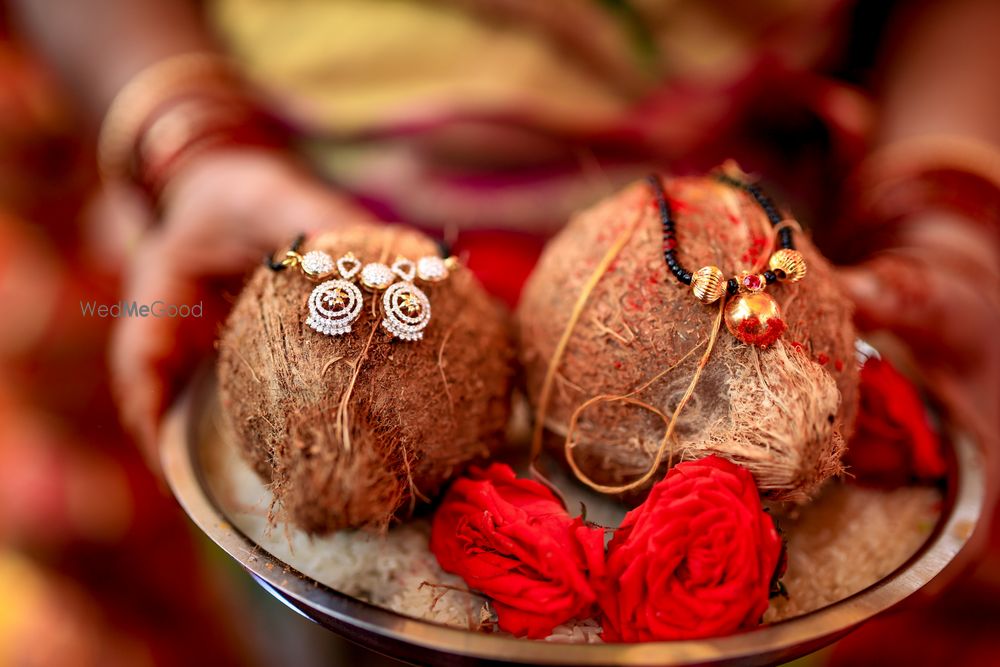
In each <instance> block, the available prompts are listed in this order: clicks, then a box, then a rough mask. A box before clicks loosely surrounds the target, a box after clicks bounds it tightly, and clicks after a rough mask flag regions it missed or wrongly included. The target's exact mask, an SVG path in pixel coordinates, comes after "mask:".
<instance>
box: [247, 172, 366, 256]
mask: <svg viewBox="0 0 1000 667" xmlns="http://www.w3.org/2000/svg"><path fill="white" fill-rule="evenodd" d="M291 192H292V193H294V195H293V196H286V197H282V198H280V199H279V200H278V201H277V210H275V212H274V215H273V218H272V219H271V222H270V224H265V225H262V226H261V231H262V232H263V236H262V238H261V243H262V244H264V247H267V248H273V247H275V245H276V244H277V245H280V244H282V243H287V242H288V239H289V238H294V237H295V236H296V235H298V234H307V235H310V236H311V235H315V234H318V233H320V232H325V231H330V230H333V229H338V228H342V227H348V226H352V225H358V224H367V223H371V222H374V221H375V216H374V215H372V214H371V212H369V211H367V210H366V209H364V208H362V207H360V206H358V205H356V204H354V203H353V202H351V201H350V200H349V199H347V198H345V197H344V196H342V195H340V194H336V193H334V192H331V191H330V190H329V189H328V188H325V187H322V186H318V185H315V184H313V183H296V184H295V187H294V188H292V189H291Z"/></svg>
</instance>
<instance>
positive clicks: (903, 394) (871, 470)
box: [844, 357, 946, 486]
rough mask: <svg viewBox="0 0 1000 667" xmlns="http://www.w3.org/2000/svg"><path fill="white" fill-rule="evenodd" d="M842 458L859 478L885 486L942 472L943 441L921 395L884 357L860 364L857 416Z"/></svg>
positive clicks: (935, 476) (922, 478) (929, 477)
mask: <svg viewBox="0 0 1000 667" xmlns="http://www.w3.org/2000/svg"><path fill="white" fill-rule="evenodd" d="M844 462H845V463H846V464H847V466H848V469H849V471H850V472H851V473H852V474H853V475H854V476H855V477H856V478H857V479H858V480H860V481H862V482H870V483H874V484H880V485H888V486H902V485H904V484H908V483H910V482H911V481H913V480H930V479H937V478H939V477H941V476H943V475H944V473H945V470H946V465H945V462H944V458H943V456H942V455H941V443H940V441H939V440H938V437H937V434H936V433H935V432H934V430H933V429H932V428H931V425H930V422H929V421H928V419H927V409H926V407H925V406H924V403H923V401H921V400H920V395H919V394H918V393H917V390H916V388H915V387H914V386H913V384H912V383H910V381H909V380H907V379H906V378H905V377H904V376H903V375H902V374H900V372H899V371H897V370H896V369H895V368H893V367H892V365H891V364H889V363H888V362H886V361H882V360H880V359H876V358H874V357H873V358H871V359H869V360H868V361H867V362H865V365H864V367H862V369H861V384H860V404H859V407H858V419H857V421H856V422H855V427H854V436H853V437H852V438H851V442H850V444H849V445H848V447H847V454H846V455H845V457H844Z"/></svg>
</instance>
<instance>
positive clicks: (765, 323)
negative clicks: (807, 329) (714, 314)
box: [726, 292, 788, 347]
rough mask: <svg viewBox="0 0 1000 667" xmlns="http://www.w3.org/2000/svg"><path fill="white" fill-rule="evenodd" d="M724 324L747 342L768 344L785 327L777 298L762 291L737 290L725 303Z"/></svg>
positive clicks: (740, 339)
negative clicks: (739, 291) (742, 291)
mask: <svg viewBox="0 0 1000 667" xmlns="http://www.w3.org/2000/svg"><path fill="white" fill-rule="evenodd" d="M726 328H727V329H729V333H731V334H733V336H735V337H736V339H737V340H739V341H742V342H744V343H746V344H747V345H756V346H757V347H770V346H771V345H773V344H774V343H775V342H776V341H777V340H778V339H779V338H781V335H782V334H783V333H785V329H787V328H788V327H787V326H786V325H785V321H784V320H783V319H781V309H780V308H778V302H777V301H775V300H774V298H773V297H772V296H771V295H770V294H766V293H765V292H744V293H741V294H737V295H736V296H734V297H733V298H732V300H730V302H729V303H727V304H726Z"/></svg>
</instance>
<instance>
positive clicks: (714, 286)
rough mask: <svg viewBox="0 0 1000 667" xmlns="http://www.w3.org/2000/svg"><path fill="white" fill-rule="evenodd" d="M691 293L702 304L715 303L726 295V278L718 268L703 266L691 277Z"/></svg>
mask: <svg viewBox="0 0 1000 667" xmlns="http://www.w3.org/2000/svg"><path fill="white" fill-rule="evenodd" d="M691 291H692V292H694V297H695V298H696V299H698V300H699V301H701V302H702V303H714V302H716V301H718V300H719V299H720V298H722V295H723V294H725V293H726V276H725V275H723V273H722V270H721V269H719V267H717V266H703V267H701V268H700V269H698V270H697V271H695V272H694V275H693V276H691Z"/></svg>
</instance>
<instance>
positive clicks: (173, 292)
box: [110, 234, 211, 470]
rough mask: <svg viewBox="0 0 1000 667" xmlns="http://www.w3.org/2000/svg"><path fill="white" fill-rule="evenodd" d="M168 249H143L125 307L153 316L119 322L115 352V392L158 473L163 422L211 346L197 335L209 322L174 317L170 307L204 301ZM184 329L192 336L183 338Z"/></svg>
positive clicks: (154, 240)
mask: <svg viewBox="0 0 1000 667" xmlns="http://www.w3.org/2000/svg"><path fill="white" fill-rule="evenodd" d="M165 248H166V244H165V243H164V242H163V240H162V238H161V237H159V236H158V235H155V234H154V235H153V236H150V237H148V238H147V239H146V240H145V241H144V242H143V244H142V245H141V246H140V248H139V251H138V253H137V256H136V258H135V261H134V262H133V263H132V267H133V269H132V273H131V274H130V275H129V276H128V277H127V280H126V288H125V292H124V293H125V297H124V303H126V304H131V303H133V302H134V303H135V304H136V305H137V306H139V307H147V308H149V310H148V311H147V314H146V315H145V316H138V317H123V318H121V319H120V320H118V322H117V323H116V326H115V328H114V330H113V332H112V341H111V350H110V365H111V368H110V370H111V377H112V388H113V391H114V394H115V398H116V402H117V404H118V407H119V411H120V415H121V420H122V424H123V425H124V426H125V428H126V429H127V430H128V431H129V432H130V433H131V434H132V436H133V437H135V438H136V440H137V443H138V444H139V446H140V448H141V450H142V452H143V454H144V455H145V456H146V459H147V461H148V462H149V464H150V466H151V467H152V468H153V469H154V470H158V468H159V458H158V451H157V446H156V445H157V438H158V431H159V425H160V419H161V417H162V415H163V412H164V410H165V409H166V407H167V405H168V403H169V401H170V400H172V398H173V395H174V393H175V391H176V387H175V383H176V380H177V378H178V377H179V375H180V373H181V372H182V371H183V370H185V369H189V368H190V366H191V364H192V358H193V355H192V353H191V350H192V349H193V348H204V347H205V345H206V343H205V335H204V333H199V331H198V330H197V329H198V328H199V327H204V326H205V323H204V321H201V320H195V319H192V318H182V317H179V316H174V317H170V316H169V314H170V312H169V310H167V309H168V308H169V306H171V305H187V306H193V305H195V304H196V303H198V302H199V299H198V290H197V286H196V284H195V283H194V282H193V281H192V280H190V279H189V278H188V277H187V275H186V274H185V273H184V272H183V271H179V270H178V268H177V260H176V255H174V254H173V253H171V252H168V251H167V250H166V249H165ZM203 317H204V312H203ZM209 326H210V325H209ZM182 328H185V329H189V331H186V332H184V333H182V331H181V329H182ZM208 340H209V341H210V340H211V337H210V335H209V336H208ZM208 344H209V345H210V343H208Z"/></svg>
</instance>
